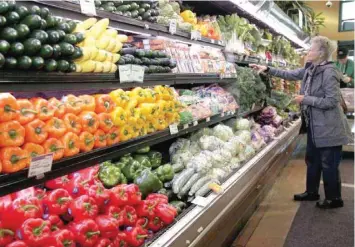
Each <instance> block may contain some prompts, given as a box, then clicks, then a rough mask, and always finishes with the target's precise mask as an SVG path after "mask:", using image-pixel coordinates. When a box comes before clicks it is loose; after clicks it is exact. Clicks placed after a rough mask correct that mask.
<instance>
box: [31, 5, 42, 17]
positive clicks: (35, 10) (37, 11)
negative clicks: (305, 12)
mask: <svg viewBox="0 0 355 247" xmlns="http://www.w3.org/2000/svg"><path fill="white" fill-rule="evenodd" d="M30 12H31V14H34V15H40V14H41V8H40V7H38V6H37V5H34V6H32V8H31V9H30Z"/></svg>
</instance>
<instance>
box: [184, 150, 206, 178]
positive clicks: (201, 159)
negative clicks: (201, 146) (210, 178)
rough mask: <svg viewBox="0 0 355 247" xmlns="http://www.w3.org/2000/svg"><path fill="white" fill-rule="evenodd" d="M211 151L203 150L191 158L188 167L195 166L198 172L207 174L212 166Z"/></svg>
mask: <svg viewBox="0 0 355 247" xmlns="http://www.w3.org/2000/svg"><path fill="white" fill-rule="evenodd" d="M211 154H212V153H211V152H209V151H203V152H201V153H200V154H199V155H197V156H195V157H193V158H191V159H190V161H189V162H188V163H187V165H186V168H193V169H195V171H196V172H198V173H201V174H206V173H207V172H208V171H209V170H210V169H211V168H212V162H211Z"/></svg>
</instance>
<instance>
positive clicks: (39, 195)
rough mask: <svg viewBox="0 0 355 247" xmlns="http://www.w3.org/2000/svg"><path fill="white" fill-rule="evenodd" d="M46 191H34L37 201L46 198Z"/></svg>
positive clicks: (37, 189)
mask: <svg viewBox="0 0 355 247" xmlns="http://www.w3.org/2000/svg"><path fill="white" fill-rule="evenodd" d="M46 195H47V194H46V190H45V189H44V190H43V189H40V188H36V189H35V197H37V198H38V200H40V201H41V200H43V199H44V198H45V197H46Z"/></svg>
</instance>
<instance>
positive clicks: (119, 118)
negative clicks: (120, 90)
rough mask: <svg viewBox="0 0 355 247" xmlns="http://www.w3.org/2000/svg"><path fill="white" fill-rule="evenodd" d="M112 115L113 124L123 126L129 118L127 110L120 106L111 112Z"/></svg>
mask: <svg viewBox="0 0 355 247" xmlns="http://www.w3.org/2000/svg"><path fill="white" fill-rule="evenodd" d="M111 117H112V121H113V124H114V125H116V126H123V125H124V124H126V123H127V120H128V119H127V114H126V111H125V110H124V109H123V108H122V107H120V106H117V107H115V109H114V110H113V111H112V112H111Z"/></svg>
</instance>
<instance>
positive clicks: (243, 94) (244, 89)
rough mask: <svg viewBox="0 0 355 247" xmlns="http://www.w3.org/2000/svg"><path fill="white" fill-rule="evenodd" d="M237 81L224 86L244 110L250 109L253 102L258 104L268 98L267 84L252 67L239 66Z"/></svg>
mask: <svg viewBox="0 0 355 247" xmlns="http://www.w3.org/2000/svg"><path fill="white" fill-rule="evenodd" d="M237 75H238V77H237V78H236V82H235V83H229V84H227V85H225V86H223V87H224V88H225V89H226V90H227V91H228V92H230V93H231V94H232V95H233V96H234V98H235V99H236V101H237V102H238V104H239V106H240V109H241V110H242V112H244V111H249V110H251V108H252V105H253V104H258V103H261V102H263V101H264V100H265V99H266V85H265V83H264V82H263V80H262V79H261V77H260V76H259V75H258V74H257V73H256V72H255V71H253V70H252V69H250V68H247V67H237Z"/></svg>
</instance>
